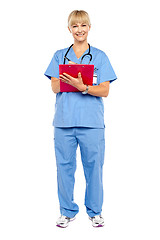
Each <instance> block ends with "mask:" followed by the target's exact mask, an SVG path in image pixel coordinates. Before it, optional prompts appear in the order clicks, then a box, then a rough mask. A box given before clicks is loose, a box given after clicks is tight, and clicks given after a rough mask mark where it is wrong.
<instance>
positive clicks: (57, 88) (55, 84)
mask: <svg viewBox="0 0 160 240" xmlns="http://www.w3.org/2000/svg"><path fill="white" fill-rule="evenodd" d="M51 87H52V91H53V92H54V93H59V92H60V80H59V79H58V78H55V77H51Z"/></svg>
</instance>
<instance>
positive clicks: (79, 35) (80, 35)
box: [76, 33, 85, 37]
mask: <svg viewBox="0 0 160 240" xmlns="http://www.w3.org/2000/svg"><path fill="white" fill-rule="evenodd" d="M84 34H85V33H83V34H82V33H81V34H76V36H78V37H82V36H84Z"/></svg>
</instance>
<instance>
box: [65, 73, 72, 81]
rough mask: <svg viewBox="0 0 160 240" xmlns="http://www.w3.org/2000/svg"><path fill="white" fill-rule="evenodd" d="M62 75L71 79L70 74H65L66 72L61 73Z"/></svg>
mask: <svg viewBox="0 0 160 240" xmlns="http://www.w3.org/2000/svg"><path fill="white" fill-rule="evenodd" d="M63 76H65V77H67V78H68V79H71V80H72V78H73V77H72V76H70V75H69V74H67V73H63Z"/></svg>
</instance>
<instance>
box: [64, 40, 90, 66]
mask: <svg viewBox="0 0 160 240" xmlns="http://www.w3.org/2000/svg"><path fill="white" fill-rule="evenodd" d="M72 46H73V44H72V45H71V46H70V47H69V48H68V50H67V52H66V54H65V56H64V61H63V64H65V62H66V59H67V60H68V61H71V60H70V59H69V58H67V54H68V52H69V51H70V49H71V47H72ZM88 46H89V50H88V53H86V54H84V55H83V57H82V58H81V62H80V64H82V61H83V58H84V57H85V56H87V55H88V56H90V60H89V63H88V64H90V62H91V60H92V54H91V53H90V51H91V49H90V44H89V43H88Z"/></svg>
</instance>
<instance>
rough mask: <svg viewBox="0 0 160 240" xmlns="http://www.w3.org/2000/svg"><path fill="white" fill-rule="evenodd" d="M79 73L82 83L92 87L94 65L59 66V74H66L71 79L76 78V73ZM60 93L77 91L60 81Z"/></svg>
mask: <svg viewBox="0 0 160 240" xmlns="http://www.w3.org/2000/svg"><path fill="white" fill-rule="evenodd" d="M79 72H81V76H82V79H83V83H84V84H87V85H93V74H94V65H89V64H60V65H59V74H61V75H62V74H63V73H67V74H69V75H71V76H72V77H75V78H77V77H78V73H79ZM60 92H79V90H78V89H77V88H75V87H73V86H71V85H70V84H67V83H65V82H62V81H61V80H60Z"/></svg>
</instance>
